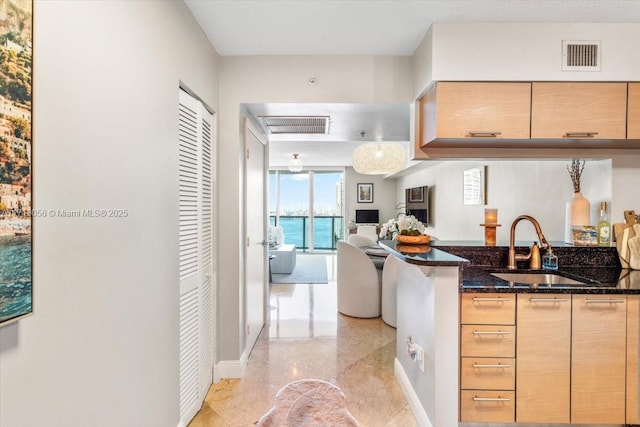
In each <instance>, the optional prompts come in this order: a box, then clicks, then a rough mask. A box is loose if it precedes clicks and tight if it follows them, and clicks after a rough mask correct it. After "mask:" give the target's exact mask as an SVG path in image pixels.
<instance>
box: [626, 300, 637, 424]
mask: <svg viewBox="0 0 640 427" xmlns="http://www.w3.org/2000/svg"><path fill="white" fill-rule="evenodd" d="M639 359H640V296H639V295H627V411H626V412H627V424H640V402H639V400H640V393H639V392H640V375H639V374H640V372H639V371H638V362H639Z"/></svg>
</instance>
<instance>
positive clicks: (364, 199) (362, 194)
mask: <svg viewBox="0 0 640 427" xmlns="http://www.w3.org/2000/svg"><path fill="white" fill-rule="evenodd" d="M357 194H358V199H357V200H358V203H373V183H370V182H369V183H358V187H357Z"/></svg>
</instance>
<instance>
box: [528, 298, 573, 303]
mask: <svg viewBox="0 0 640 427" xmlns="http://www.w3.org/2000/svg"><path fill="white" fill-rule="evenodd" d="M529 301H530V302H567V301H568V300H567V299H566V298H529Z"/></svg>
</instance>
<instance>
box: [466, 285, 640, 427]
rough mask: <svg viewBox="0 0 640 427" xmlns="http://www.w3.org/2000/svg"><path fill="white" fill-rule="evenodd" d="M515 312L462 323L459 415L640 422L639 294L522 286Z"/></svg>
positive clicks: (485, 418) (491, 418)
mask: <svg viewBox="0 0 640 427" xmlns="http://www.w3.org/2000/svg"><path fill="white" fill-rule="evenodd" d="M488 297H489V296H485V298H488ZM491 297H492V298H494V300H495V296H491ZM501 303H502V302H501ZM476 305H477V304H476ZM466 310H476V311H477V310H478V308H477V307H475V306H474V305H468V306H465V305H463V306H462V307H461V316H462V315H464V311H466ZM515 313H516V317H515V322H514V323H515V325H504V324H497V325H496V324H494V325H491V324H484V325H480V324H475V325H464V324H463V325H461V333H460V344H461V359H460V389H461V390H460V421H462V422H504V423H513V422H516V423H549V424H553V423H558V424H569V423H571V424H591V425H593V424H640V403H639V395H640V367H639V357H640V296H639V295H615V294H602V295H599V294H590V295H586V294H581V295H577V294H573V295H571V294H524V293H523V294H518V295H517V302H516V310H515ZM467 314H468V313H467ZM493 320H495V319H493ZM514 338H515V339H514ZM514 344H515V345H514ZM513 349H515V351H514V350H513ZM513 352H515V354H513ZM514 356H515V357H514ZM514 367H515V370H514ZM514 388H515V390H514Z"/></svg>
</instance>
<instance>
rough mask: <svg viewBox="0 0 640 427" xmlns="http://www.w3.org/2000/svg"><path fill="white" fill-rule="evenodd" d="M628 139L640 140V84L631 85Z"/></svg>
mask: <svg viewBox="0 0 640 427" xmlns="http://www.w3.org/2000/svg"><path fill="white" fill-rule="evenodd" d="M627 138H628V139H640V83H629V105H628V112H627Z"/></svg>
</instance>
